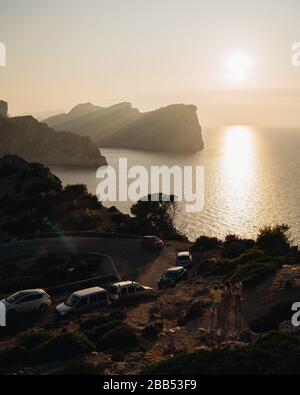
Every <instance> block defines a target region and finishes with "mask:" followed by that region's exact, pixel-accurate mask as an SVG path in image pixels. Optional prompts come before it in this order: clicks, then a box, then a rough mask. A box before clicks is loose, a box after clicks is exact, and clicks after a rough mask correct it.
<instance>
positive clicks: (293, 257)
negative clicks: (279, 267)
mask: <svg viewBox="0 0 300 395" xmlns="http://www.w3.org/2000/svg"><path fill="white" fill-rule="evenodd" d="M284 263H285V264H286V265H299V264H300V251H298V250H297V251H291V252H290V253H289V255H288V256H287V257H286V258H285V260H284Z"/></svg>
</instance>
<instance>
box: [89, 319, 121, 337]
mask: <svg viewBox="0 0 300 395" xmlns="http://www.w3.org/2000/svg"><path fill="white" fill-rule="evenodd" d="M121 324H122V321H119V320H113V321H110V322H107V323H106V324H103V325H100V326H97V327H96V328H93V329H91V330H89V331H87V332H85V335H86V336H87V338H88V339H89V340H91V341H93V342H94V341H97V340H98V341H99V340H100V339H101V338H102V336H104V335H105V334H106V333H107V332H109V331H111V330H112V329H114V328H116V327H117V326H120V325H121Z"/></svg>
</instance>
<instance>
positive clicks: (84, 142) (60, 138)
mask: <svg viewBox="0 0 300 395" xmlns="http://www.w3.org/2000/svg"><path fill="white" fill-rule="evenodd" d="M7 154H14V155H19V156H21V157H22V158H24V159H25V160H27V161H29V162H39V163H43V164H46V165H62V166H93V167H95V166H102V165H106V164H107V162H106V160H105V158H104V157H103V156H102V155H101V154H100V152H99V149H98V146H97V145H96V144H94V143H93V142H92V141H91V139H90V138H89V137H86V136H78V135H77V134H74V133H71V132H56V131H55V130H54V129H52V128H50V127H49V126H48V125H46V124H45V123H41V122H39V121H37V120H36V119H35V118H33V117H32V116H22V117H12V118H9V117H8V105H7V103H6V102H4V101H0V156H3V155H7Z"/></svg>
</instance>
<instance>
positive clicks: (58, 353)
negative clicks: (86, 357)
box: [31, 333, 94, 363]
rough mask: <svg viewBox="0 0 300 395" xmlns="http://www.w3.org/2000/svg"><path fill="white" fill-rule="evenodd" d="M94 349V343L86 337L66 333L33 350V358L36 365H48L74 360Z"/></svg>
mask: <svg viewBox="0 0 300 395" xmlns="http://www.w3.org/2000/svg"><path fill="white" fill-rule="evenodd" d="M93 349H94V347H93V345H92V343H91V342H90V341H89V340H88V339H86V338H85V337H84V336H82V335H73V334H69V333H65V334H62V335H58V336H55V337H53V338H52V339H50V340H49V341H47V342H45V343H42V344H41V345H39V346H37V347H35V348H33V349H32V350H31V358H32V361H33V362H34V363H47V362H50V361H55V360H58V361H60V360H64V359H68V358H73V357H76V356H78V355H82V354H85V353H88V352H91V351H93Z"/></svg>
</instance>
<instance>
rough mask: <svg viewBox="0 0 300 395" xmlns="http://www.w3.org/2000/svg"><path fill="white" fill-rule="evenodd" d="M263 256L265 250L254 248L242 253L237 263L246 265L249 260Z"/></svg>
mask: <svg viewBox="0 0 300 395" xmlns="http://www.w3.org/2000/svg"><path fill="white" fill-rule="evenodd" d="M263 256H264V252H263V251H262V250H258V249H255V248H253V249H251V250H248V251H246V252H244V253H243V254H242V255H240V256H239V257H238V258H237V259H236V263H237V264H238V265H244V264H245V263H249V262H251V261H254V260H256V259H259V258H261V257H263Z"/></svg>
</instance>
